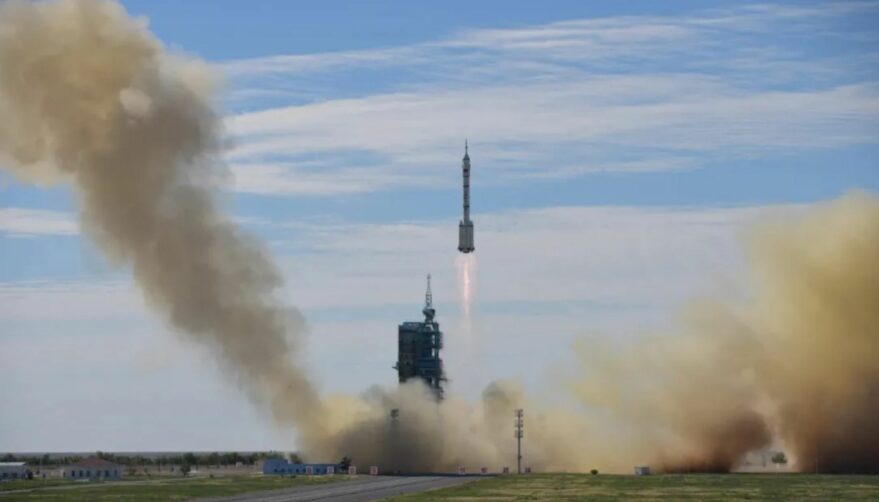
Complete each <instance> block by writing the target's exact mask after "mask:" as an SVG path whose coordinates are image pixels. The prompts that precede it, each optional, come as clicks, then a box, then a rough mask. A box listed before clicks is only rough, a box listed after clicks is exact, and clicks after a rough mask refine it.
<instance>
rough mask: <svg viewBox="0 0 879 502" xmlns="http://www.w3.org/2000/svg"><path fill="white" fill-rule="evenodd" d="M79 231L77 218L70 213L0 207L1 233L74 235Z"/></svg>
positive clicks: (24, 235) (18, 235)
mask: <svg viewBox="0 0 879 502" xmlns="http://www.w3.org/2000/svg"><path fill="white" fill-rule="evenodd" d="M78 232H79V230H78V227H77V223H76V219H75V218H74V217H73V216H72V215H70V214H69V213H63V212H59V211H48V210H45V209H25V208H17V207H4V208H0V234H7V235H11V236H14V237H34V236H38V235H74V234H76V233H78Z"/></svg>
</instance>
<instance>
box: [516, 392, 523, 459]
mask: <svg viewBox="0 0 879 502" xmlns="http://www.w3.org/2000/svg"><path fill="white" fill-rule="evenodd" d="M523 416H524V413H523V410H522V408H519V409H517V410H516V472H517V473H518V474H522V437H523V436H525V419H524V418H522V417H523Z"/></svg>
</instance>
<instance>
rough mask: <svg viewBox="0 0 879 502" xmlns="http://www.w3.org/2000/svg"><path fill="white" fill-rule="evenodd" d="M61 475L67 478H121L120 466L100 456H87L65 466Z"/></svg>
mask: <svg viewBox="0 0 879 502" xmlns="http://www.w3.org/2000/svg"><path fill="white" fill-rule="evenodd" d="M61 476H62V477H65V478H68V479H91V480H104V479H105V480H115V479H122V466H121V465H119V464H114V463H113V462H110V461H107V460H104V459H102V458H98V457H89V458H86V459H83V460H80V461H79V462H77V463H75V464H71V465H68V466H67V467H65V468H64V469H63V470H62V471H61Z"/></svg>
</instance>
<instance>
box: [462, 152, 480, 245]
mask: <svg viewBox="0 0 879 502" xmlns="http://www.w3.org/2000/svg"><path fill="white" fill-rule="evenodd" d="M461 171H462V174H463V176H464V219H462V220H461V223H459V224H458V251H460V252H462V253H472V252H473V251H474V250H476V248H475V247H474V246H473V222H472V221H470V154H469V153H468V152H467V141H466V140H465V141H464V160H463V162H462V163H461Z"/></svg>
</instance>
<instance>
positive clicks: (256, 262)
mask: <svg viewBox="0 0 879 502" xmlns="http://www.w3.org/2000/svg"><path fill="white" fill-rule="evenodd" d="M213 86H214V78H213V76H212V74H211V72H210V71H209V69H208V68H207V67H206V65H204V64H203V63H199V62H198V61H195V60H192V59H186V58H182V57H174V56H171V55H169V54H168V53H166V52H165V51H164V50H163V48H162V46H161V44H160V43H159V42H158V41H157V40H156V39H154V38H153V37H152V36H151V35H150V34H149V32H148V31H147V28H146V23H145V22H143V21H139V20H134V19H131V18H130V17H129V16H128V15H127V13H126V12H125V11H124V10H123V9H122V7H120V6H119V5H118V4H116V3H113V2H107V1H75V0H64V1H54V2H24V1H11V2H4V3H3V4H2V6H0V117H2V120H0V165H2V166H4V167H6V168H8V169H10V170H11V171H12V172H13V174H15V175H17V176H19V177H20V178H22V179H25V180H31V181H36V182H42V183H50V182H53V181H60V180H65V181H66V180H69V181H70V182H72V184H73V186H74V187H75V189H76V192H77V195H78V198H79V200H80V205H81V221H82V228H83V230H84V232H85V233H86V234H87V235H88V236H89V237H91V238H92V239H93V240H94V241H95V242H96V243H97V244H98V246H99V247H100V249H101V250H102V251H103V253H104V255H105V256H106V257H107V259H108V260H109V261H110V262H111V263H113V264H115V265H119V266H128V267H130V268H131V269H132V271H133V274H134V277H135V278H136V280H137V284H138V285H139V286H140V289H141V290H142V292H143V295H144V297H145V299H146V301H147V302H148V303H149V305H150V306H151V307H152V308H153V309H155V310H156V311H157V312H159V313H161V314H162V315H163V316H164V317H165V318H166V319H167V320H168V321H169V322H170V323H171V324H172V325H173V326H174V327H175V328H177V329H178V330H179V331H181V332H183V333H186V334H188V335H189V337H190V338H191V339H193V340H196V341H198V342H200V343H202V344H204V345H206V346H208V347H210V348H211V349H212V350H213V351H214V352H215V353H216V355H217V356H218V360H219V361H221V362H222V363H223V364H224V367H225V368H227V369H230V370H232V371H233V372H234V375H235V376H236V377H237V378H238V380H239V381H240V383H241V385H242V386H243V387H244V388H245V389H246V390H247V392H248V393H249V395H250V396H252V397H253V398H254V399H256V400H257V401H259V402H262V403H265V404H267V405H269V406H270V407H271V408H272V410H273V411H274V413H275V416H277V417H279V418H280V419H287V418H288V417H293V418H294V419H295V420H296V421H298V422H307V421H309V420H311V417H310V415H311V414H313V413H314V412H316V411H318V410H319V406H320V401H319V399H318V396H317V394H316V393H315V391H314V389H313V387H312V385H311V383H310V382H309V379H308V376H307V375H306V374H305V373H304V372H303V371H301V370H300V369H299V368H298V367H297V366H296V365H294V364H292V363H291V360H292V358H293V357H294V356H295V355H296V348H297V346H298V344H299V341H300V339H301V336H302V334H303V333H304V329H303V324H302V319H301V316H299V315H298V314H297V312H296V311H293V310H290V309H287V308H285V307H284V306H283V305H281V304H279V303H278V302H277V301H276V299H275V298H274V297H273V293H274V291H275V290H276V289H277V288H278V287H279V286H280V285H281V282H282V281H281V277H280V275H279V273H278V271H277V270H276V268H275V266H274V264H273V263H272V260H271V258H270V257H269V256H268V253H267V250H266V249H264V248H263V247H262V246H261V245H260V244H259V243H258V242H257V241H255V240H253V239H252V238H250V237H248V236H247V235H246V234H244V233H243V232H242V231H241V230H240V229H238V228H237V227H236V226H235V225H234V223H233V222H232V221H231V219H230V218H229V217H228V216H226V215H224V214H223V213H222V212H221V211H220V210H219V205H218V201H217V198H216V196H215V194H214V190H213V186H214V185H216V184H217V181H218V180H219V179H220V178H221V177H222V176H223V174H224V173H223V170H222V163H221V162H220V161H219V159H218V156H219V154H220V153H221V150H222V146H223V145H222V140H221V138H222V129H221V120H220V117H219V116H218V114H217V112H216V111H215V106H214V103H213V102H212V95H213ZM49 307H50V306H48V305H47V308H49Z"/></svg>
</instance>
